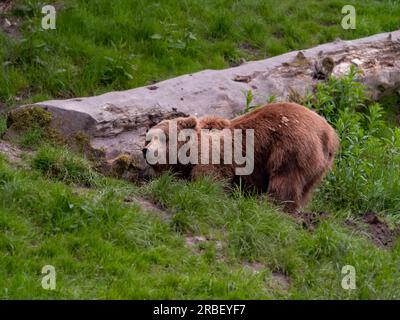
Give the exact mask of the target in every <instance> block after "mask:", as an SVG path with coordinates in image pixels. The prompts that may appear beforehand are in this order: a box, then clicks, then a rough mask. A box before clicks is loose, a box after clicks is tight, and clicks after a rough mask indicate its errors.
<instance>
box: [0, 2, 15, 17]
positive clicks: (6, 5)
mask: <svg viewBox="0 0 400 320" xmlns="http://www.w3.org/2000/svg"><path fill="white" fill-rule="evenodd" d="M14 3H15V0H3V2H2V3H0V14H4V13H7V12H8V11H10V10H11V8H12V7H13V6H14Z"/></svg>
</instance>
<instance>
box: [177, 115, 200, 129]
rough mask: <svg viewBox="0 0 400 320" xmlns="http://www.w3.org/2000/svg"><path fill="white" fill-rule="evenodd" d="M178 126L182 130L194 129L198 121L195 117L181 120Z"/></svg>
mask: <svg viewBox="0 0 400 320" xmlns="http://www.w3.org/2000/svg"><path fill="white" fill-rule="evenodd" d="M178 126H180V127H181V128H182V129H194V128H195V127H196V126H197V119H196V118H195V117H188V118H180V119H178Z"/></svg>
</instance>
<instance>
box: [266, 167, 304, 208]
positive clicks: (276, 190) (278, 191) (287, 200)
mask: <svg viewBox="0 0 400 320" xmlns="http://www.w3.org/2000/svg"><path fill="white" fill-rule="evenodd" d="M301 180H302V179H301V177H299V176H298V175H297V174H296V173H292V174H283V175H275V176H272V177H271V178H270V180H269V185H268V192H267V193H268V196H269V197H270V198H271V199H272V200H274V201H275V202H277V203H278V204H281V205H283V209H284V211H286V212H295V211H296V210H297V209H298V208H299V206H300V204H301V195H302V186H303V183H302V181H301Z"/></svg>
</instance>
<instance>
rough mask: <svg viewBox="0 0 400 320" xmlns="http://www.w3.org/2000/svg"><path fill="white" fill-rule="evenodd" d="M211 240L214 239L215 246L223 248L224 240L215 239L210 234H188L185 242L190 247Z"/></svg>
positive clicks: (218, 248)
mask: <svg viewBox="0 0 400 320" xmlns="http://www.w3.org/2000/svg"><path fill="white" fill-rule="evenodd" d="M209 241H214V242H215V247H216V249H217V250H220V249H222V248H223V246H224V245H223V242H222V241H219V240H215V239H213V238H211V237H208V236H186V237H185V243H186V244H187V245H188V246H189V247H193V246H196V245H198V244H200V243H206V242H209Z"/></svg>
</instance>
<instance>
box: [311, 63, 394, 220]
mask: <svg viewBox="0 0 400 320" xmlns="http://www.w3.org/2000/svg"><path fill="white" fill-rule="evenodd" d="M356 77H357V71H356V70H355V69H352V70H351V71H350V73H349V74H348V75H347V76H345V77H343V78H341V79H335V78H333V77H331V78H330V79H329V80H328V81H327V82H326V83H319V84H318V85H317V88H316V93H315V95H314V96H313V97H309V98H308V99H306V101H305V104H306V105H307V106H308V107H310V108H313V109H315V110H316V111H317V112H318V113H319V114H321V115H322V116H324V117H325V118H326V119H327V121H328V122H329V123H330V124H331V125H332V126H333V127H334V128H335V129H336V131H337V133H338V135H339V137H340V140H341V148H340V151H339V153H338V155H337V158H336V162H335V168H334V170H333V172H331V173H330V174H329V175H328V177H327V179H326V180H325V183H324V184H323V186H322V188H321V189H320V192H319V194H318V195H319V197H320V199H321V198H322V199H323V200H324V201H326V202H329V205H333V206H334V207H335V208H341V209H351V210H353V211H368V210H369V211H370V210H374V211H377V212H390V213H400V201H399V200H400V185H399V183H398V177H399V175H400V130H399V128H391V127H390V126H389V125H388V124H387V123H385V121H384V120H383V119H385V111H384V109H383V108H382V106H381V105H379V104H378V103H370V102H369V101H368V98H367V96H366V93H365V92H366V90H365V89H366V88H365V87H364V86H363V85H362V84H360V83H358V82H357V81H356Z"/></svg>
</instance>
